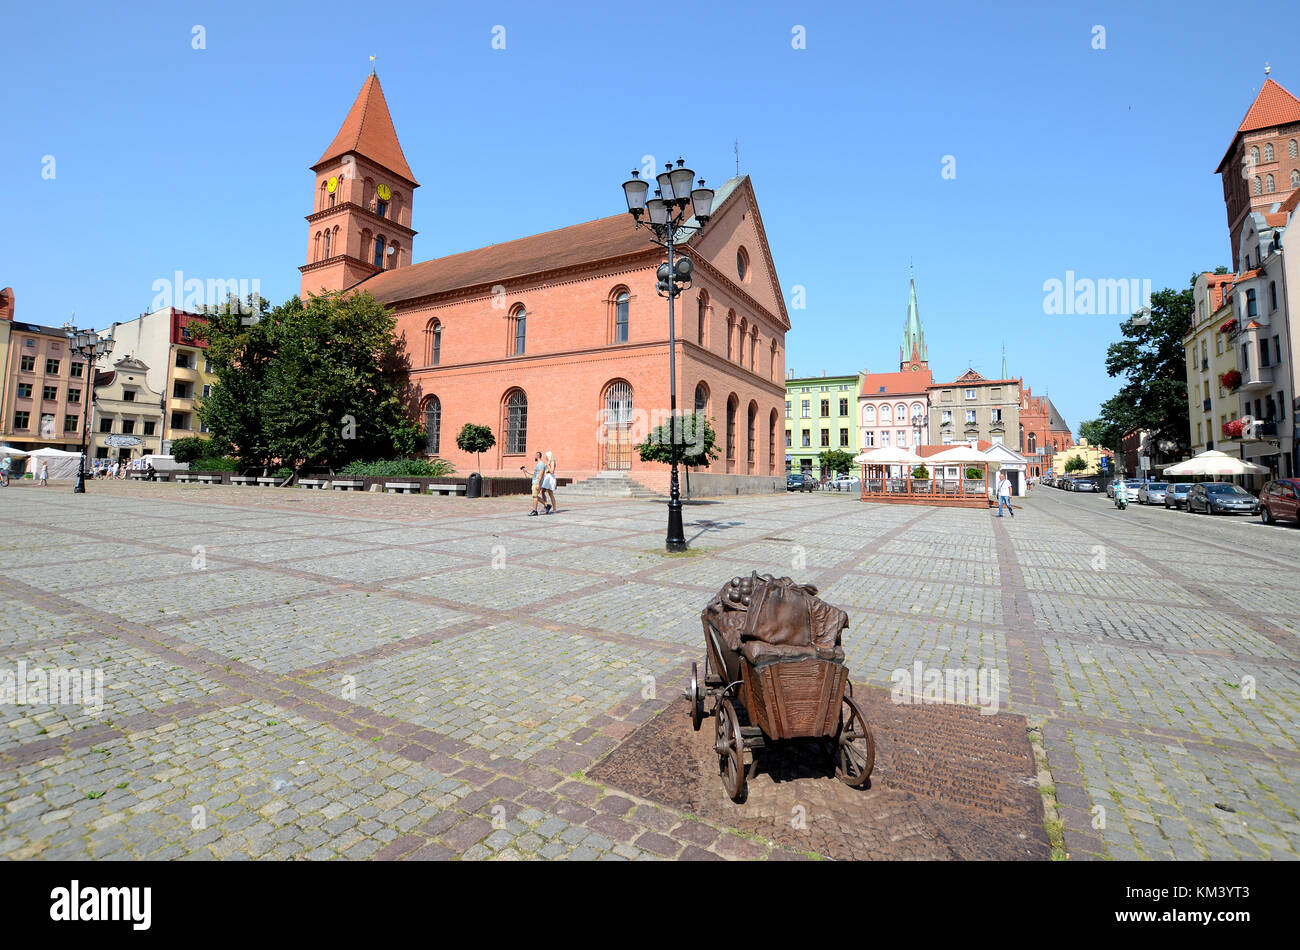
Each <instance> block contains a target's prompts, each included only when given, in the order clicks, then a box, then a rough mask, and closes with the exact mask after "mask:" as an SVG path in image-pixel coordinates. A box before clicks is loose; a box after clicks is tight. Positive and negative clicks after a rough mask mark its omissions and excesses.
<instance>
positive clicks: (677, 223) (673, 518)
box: [623, 158, 713, 551]
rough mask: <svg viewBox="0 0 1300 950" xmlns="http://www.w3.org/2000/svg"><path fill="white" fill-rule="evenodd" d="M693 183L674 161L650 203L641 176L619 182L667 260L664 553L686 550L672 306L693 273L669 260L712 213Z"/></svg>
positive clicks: (663, 273) (663, 282) (689, 265)
mask: <svg viewBox="0 0 1300 950" xmlns="http://www.w3.org/2000/svg"><path fill="white" fill-rule="evenodd" d="M694 179H695V172H694V171H692V170H691V169H689V168H687V167H686V161H685V159H681V158H679V159H677V165H676V167H674V166H673V164H672V162H669V163H668V164H667V165H666V166H665V170H664V171H662V172H660V173H659V175H658V176H657V179H656V181H657V183H658V185H659V187H658V188H657V189H656V190H655V196H654V197H653V198H650V199H649V200H646V195H647V194H648V193H649V191H650V182H648V181H643V180H642V178H641V173H640V172H638V171H633V172H632V177H631V178H630V179H629V180H628V181H625V182H623V194H624V197H626V198H627V211H628V214H630V215H632V218H633V220H634V221H636V226H637V227H638V228H640V227H641V226H642V225H645V226H646V227H648V228H650V229H651V231H653V232H654V238H653V239H652V241H651V243H653V244H658V245H659V246H660V247H662V248H665V249H666V250H667V251H668V260H667V262H666V263H663V264H660V265H659V270H658V272H657V274H656V276H657V277H658V279H659V283H658V287H657V289H658V292H659V296H661V297H667V298H668V399H669V407H668V415H669V428H668V432H669V436H668V437H669V449H668V451H669V457H670V458H671V460H672V481H671V490H670V494H669V499H668V537H667V540H666V542H665V547H667V549H668V550H669V551H685V550H686V535H685V532H684V531H683V529H682V496H681V491H680V488H679V486H678V481H677V460H678V456H679V455H680V446H681V436H682V434H683V428H682V425H681V420H680V419H678V418H677V331H676V319H675V314H674V311H673V301H674V300H676V298H677V295H678V294H680V293H681V292H682V291H683V290H684V289H685V288H686V287H687V286H689V285H690V282H691V274H692V272H693V271H694V270H695V264H694V263H693V262H692V261H691V259H690V258H689V257H685V256H683V257H682V258H680V259H677V258H676V257H674V247H675V244H676V237H677V232H678V230H686V229H689V230H698V229H699V228H701V227H703V226H704V224H705V223H706V222H707V221H708V220H709V217H710V215H711V214H712V211H713V189H712V188H706V187H704V179H703V178H701V179H700V180H699V183H698V184H697V185H696V186H695V187H692V186H691V182H692V181H694ZM687 208H690V209H691V211H692V212H693V213H694V216H695V219H696V220H697V221H698V222H699V223H698V224H695V225H688V224H686V221H687V213H686V209H687ZM643 218H644V219H645V220H643Z"/></svg>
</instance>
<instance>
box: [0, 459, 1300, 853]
mask: <svg viewBox="0 0 1300 950" xmlns="http://www.w3.org/2000/svg"><path fill="white" fill-rule="evenodd" d="M560 494H561V497H560V503H561V510H560V512H558V513H557V514H556V515H553V516H549V517H539V518H529V517H527V514H526V512H527V508H528V505H527V503H526V501H525V500H523V499H519V498H496V499H476V500H467V499H463V498H438V497H416V496H390V495H378V494H362V493H337V492H307V491H302V490H297V489H270V488H267V489H262V488H228V487H213V486H179V485H166V484H157V485H147V484H126V483H107V484H106V483H102V482H93V483H92V484H91V485H90V488H89V493H88V494H87V495H81V496H78V495H74V494H73V493H72V492H71V489H70V486H67V485H60V484H57V483H56V484H55V485H53V486H52V487H50V488H47V489H39V488H35V487H32V486H30V485H24V486H17V485H16V486H13V487H11V488H9V489H6V490H4V491H0V515H2V516H3V517H2V519H0V616H2V617H3V622H2V623H0V648H3V660H4V662H3V664H2V665H0V673H3V674H4V675H6V676H8V677H10V682H16V679H14V677H15V676H16V673H17V671H18V669H19V664H20V663H21V664H22V668H23V669H25V670H29V671H34V670H39V671H42V675H44V673H46V672H49V671H63V672H65V673H66V672H68V671H83V672H90V673H93V672H96V671H98V672H100V673H102V692H101V693H100V694H99V695H97V696H95V697H90V696H81V697H78V698H77V699H76V701H73V702H64V701H61V700H67V699H69V698H70V697H69V696H67V695H63V694H59V695H55V693H56V689H55V682H56V679H57V677H56V676H55V675H54V673H53V672H50V675H49V682H50V684H51V686H50V689H49V691H48V692H47V693H46V694H44V695H41V694H37V695H35V696H34V697H31V696H28V697H24V699H23V701H22V702H18V701H17V699H18V697H17V694H16V693H15V694H13V695H9V696H7V697H6V698H5V703H4V705H2V706H0V855H3V856H5V857H7V858H11V859H26V858H95V859H98V858H110V859H111V858H150V859H213V858H216V859H221V858H232V857H250V858H269V859H284V858H305V859H309V860H322V859H334V858H345V859H371V858H374V859H401V860H427V859H456V858H463V859H465V860H519V859H536V858H543V859H566V860H662V859H679V858H680V859H690V858H700V857H706V856H713V857H723V858H728V859H736V858H750V859H764V858H807V857H809V856H817V855H818V842H821V841H825V840H829V839H828V838H827V837H826V834H825V831H826V829H822V830H817V829H816V828H815V827H814V830H813V831H812V832H810V833H809V836H808V838H807V841H806V842H801V840H800V839H799V838H798V836H797V835H794V836H793V837H792V835H791V834H790V833H789V832H788V831H787V832H783V833H782V834H780V835H777V834H775V833H774V834H772V835H770V836H764V835H763V834H762V833H761V829H759V830H758V831H756V830H755V826H754V825H753V823H752V821H751V822H750V824H748V825H742V824H741V822H740V818H739V813H738V815H737V818H736V824H735V825H732V824H729V823H728V821H727V819H726V818H725V817H718V816H725V815H727V814H728V812H727V809H726V808H725V807H719V808H718V809H715V810H712V811H710V812H709V814H708V815H707V816H702V815H696V814H692V813H690V812H689V811H686V810H682V809H675V808H670V807H667V806H665V805H663V804H662V803H655V802H652V801H649V800H646V799H643V798H639V797H638V796H637V795H635V794H633V793H631V792H627V791H623V790H620V788H619V787H618V785H617V776H613V777H611V776H609V775H604V774H602V780H601V781H599V782H598V781H595V780H593V779H591V778H590V777H589V774H588V773H589V772H590V770H592V769H593V768H594V767H595V766H596V765H597V763H599V762H601V761H602V760H604V759H605V758H606V756H607V755H608V754H609V753H610V752H611V751H613V750H614V749H615V748H616V747H617V746H619V744H620V743H621V742H622V741H623V740H624V739H626V738H627V737H628V736H629V735H631V734H632V733H633V732H634V731H636V729H637V728H638V727H639V726H640V725H642V724H643V723H645V722H647V721H648V720H650V719H651V718H652V717H654V716H655V715H657V714H659V713H661V712H663V711H664V710H666V709H668V707H669V706H670V705H672V706H673V710H674V711H673V712H672V713H670V714H673V715H677V714H680V712H681V704H679V703H677V704H675V700H676V699H677V698H678V697H680V696H681V694H682V690H683V689H684V688H685V685H686V682H687V679H688V677H689V671H690V664H691V663H692V662H693V661H695V662H699V661H702V659H703V642H702V637H701V630H700V623H699V616H698V615H699V611H700V609H701V607H702V606H703V604H704V603H705V601H707V599H708V598H709V596H711V594H712V593H713V592H714V591H715V590H716V589H717V588H718V587H719V586H720V585H721V584H722V583H723V582H724V581H725V580H727V579H729V578H730V577H732V576H734V575H736V574H748V573H749V571H751V570H759V571H760V572H761V571H774V572H777V573H779V574H788V575H790V576H792V577H794V578H795V579H796V580H799V581H804V582H810V583H813V584H816V585H817V586H818V587H819V588H820V590H821V592H822V595H823V596H824V597H825V599H826V600H827V601H829V602H831V603H834V604H837V605H839V606H842V607H843V608H844V609H845V610H847V611H848V613H849V616H850V620H851V625H850V627H849V629H848V630H847V631H846V632H845V635H844V646H845V651H846V654H847V663H848V665H849V668H850V670H851V673H852V677H853V679H854V681H855V682H857V683H859V684H861V685H866V686H875V687H886V688H890V687H892V686H893V685H895V683H896V681H897V679H898V674H899V673H900V672H907V673H908V674H909V675H910V673H911V671H912V670H913V669H914V665H915V664H917V663H920V664H921V665H922V668H924V669H937V670H984V671H991V672H996V673H997V674H998V678H997V681H996V696H995V697H994V698H995V701H996V704H997V706H998V708H999V709H1000V710H1003V711H1006V712H1010V713H1014V714H1017V715H1020V716H1024V717H1025V721H1026V722H1028V724H1029V725H1028V729H1029V732H1030V738H1031V741H1034V742H1039V743H1040V748H1041V754H1042V755H1043V756H1045V759H1046V763H1045V769H1044V771H1043V773H1042V775H1040V782H1041V783H1042V788H1041V790H1040V793H1041V795H1042V797H1043V800H1044V804H1045V805H1046V806H1047V814H1048V815H1049V824H1051V821H1050V816H1051V815H1056V816H1057V818H1058V819H1059V826H1058V825H1053V827H1050V828H1048V832H1049V834H1051V835H1052V836H1053V845H1054V847H1055V848H1056V850H1057V856H1058V857H1064V856H1065V855H1066V854H1068V855H1069V858H1070V859H1071V860H1080V859H1108V858H1110V859H1123V858H1145V859H1164V860H1174V859H1177V860H1184V859H1186V860H1199V859H1212V858H1252V859H1266V860H1267V859H1296V858H1297V857H1300V817H1298V812H1300V745H1298V743H1297V738H1296V737H1297V736H1300V650H1298V649H1297V635H1298V633H1297V623H1296V619H1295V617H1296V613H1297V610H1300V599H1297V594H1296V591H1297V590H1298V589H1300V584H1298V583H1297V582H1298V581H1300V560H1298V559H1297V554H1300V531H1297V530H1296V529H1294V528H1285V527H1280V528H1279V527H1265V526H1262V525H1260V524H1259V523H1258V522H1257V521H1255V520H1246V519H1226V518H1215V519H1209V518H1205V519H1195V520H1192V519H1188V518H1187V517H1186V516H1185V515H1181V514H1177V513H1174V512H1166V511H1164V510H1163V509H1147V508H1140V507H1132V508H1130V509H1129V510H1128V511H1127V512H1123V513H1120V512H1117V511H1115V510H1114V509H1113V508H1112V507H1111V506H1110V505H1109V503H1108V502H1107V501H1106V499H1105V498H1104V497H1100V498H1098V497H1089V496H1083V495H1079V496H1075V495H1069V494H1065V493H1061V492H1053V491H1051V490H1037V491H1035V492H1034V493H1033V494H1032V495H1031V497H1029V498H1025V499H1017V511H1016V515H1017V517H1016V518H1015V519H1014V520H1012V519H1002V520H998V519H997V518H996V517H995V515H994V513H993V512H985V511H972V510H964V509H930V508H924V507H913V506H896V507H889V506H882V505H869V504H864V503H862V502H860V501H859V500H857V499H856V498H855V497H853V496H851V495H849V494H847V493H841V494H837V493H821V492H817V493H809V494H803V493H799V494H790V495H785V494H783V495H775V496H741V497H735V498H726V499H718V500H716V501H711V502H710V503H708V504H701V505H695V504H689V505H688V506H687V507H686V510H685V513H686V519H685V520H686V523H687V528H686V534H687V537H688V538H689V539H691V543H692V550H691V551H690V552H688V553H687V554H685V555H676V556H669V555H666V554H664V553H662V547H663V534H664V524H665V512H664V506H663V503H662V502H656V501H646V500H637V499H581V500H578V499H574V500H569V499H565V498H564V497H563V492H561V493H560ZM92 505H93V512H94V516H93V517H87V512H88V511H90V510H92V508H91V506H92ZM1245 576H1249V577H1250V581H1249V583H1245V582H1243V580H1242V578H1243V577H1245ZM85 682H86V683H88V684H89V683H91V682H92V680H85ZM3 685H4V681H0V687H3ZM92 698H93V699H95V700H96V701H97V703H98V705H96V707H95V708H94V709H92V708H91V707H92V705H95V704H94V703H92V702H91V701H90V700H91V699H92ZM705 728H707V729H711V728H712V726H711V725H706V727H705ZM1018 728H1019V729H1022V730H1023V728H1024V726H1020V727H1018ZM1040 736H1041V739H1039V738H1038V737H1040ZM765 781H770V779H767V778H765V777H764V776H763V775H762V774H760V775H759V776H758V777H757V778H755V779H753V780H752V784H754V785H755V786H756V787H760V788H761V783H763V782H765ZM862 794H864V795H871V794H872V792H871V790H866V791H864V792H862ZM756 800H757V801H761V800H763V799H762V795H761V794H760V795H759V798H758V799H756ZM818 814H819V815H820V813H818ZM776 817H780V816H776ZM818 820H825V821H832V820H836V818H835V816H825V815H822V816H821V817H820V818H819V817H817V816H814V818H813V823H814V826H815V823H816V821H818ZM844 830H845V829H840V831H844ZM914 830H915V831H916V833H917V834H922V835H923V834H924V828H922V827H918V828H917V829H914ZM836 835H839V831H837V832H836ZM832 837H835V836H832ZM840 837H842V836H839V837H836V840H840Z"/></svg>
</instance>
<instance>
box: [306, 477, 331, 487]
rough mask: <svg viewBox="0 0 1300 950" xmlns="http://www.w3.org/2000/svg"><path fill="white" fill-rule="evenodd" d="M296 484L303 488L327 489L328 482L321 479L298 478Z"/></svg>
mask: <svg viewBox="0 0 1300 950" xmlns="http://www.w3.org/2000/svg"><path fill="white" fill-rule="evenodd" d="M298 484H299V485H300V486H301V487H303V488H318V489H324V488H328V487H329V482H327V481H326V480H325V479H323V478H300V479H298Z"/></svg>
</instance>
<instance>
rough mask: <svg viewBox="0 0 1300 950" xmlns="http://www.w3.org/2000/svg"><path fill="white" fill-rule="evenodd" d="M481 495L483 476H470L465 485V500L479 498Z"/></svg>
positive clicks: (475, 474) (474, 474)
mask: <svg viewBox="0 0 1300 950" xmlns="http://www.w3.org/2000/svg"><path fill="white" fill-rule="evenodd" d="M482 495H483V476H482V475H480V474H479V473H478V472H474V473H473V474H472V475H470V477H469V480H468V483H467V484H466V485H465V497H466V498H480V497H482Z"/></svg>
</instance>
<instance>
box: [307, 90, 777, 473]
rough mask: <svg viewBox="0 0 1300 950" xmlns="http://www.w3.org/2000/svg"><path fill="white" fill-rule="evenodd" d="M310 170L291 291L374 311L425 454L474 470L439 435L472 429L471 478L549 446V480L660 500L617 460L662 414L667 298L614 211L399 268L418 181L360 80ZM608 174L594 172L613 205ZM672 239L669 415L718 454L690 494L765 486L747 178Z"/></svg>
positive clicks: (766, 302) (767, 345) (631, 461)
mask: <svg viewBox="0 0 1300 950" xmlns="http://www.w3.org/2000/svg"><path fill="white" fill-rule="evenodd" d="M312 171H313V172H315V173H316V181H315V185H314V188H313V195H314V202H313V208H312V213H311V214H310V215H308V216H307V225H308V227H307V263H306V264H304V265H303V266H302V267H301V268H300V270H301V272H302V295H303V296H304V297H305V296H306V295H307V294H309V293H315V294H319V293H321V292H323V291H334V290H351V289H356V290H366V291H369V292H370V293H371V294H372V295H373V296H374V297H375V298H377V299H378V300H381V301H383V302H385V303H387V304H388V305H389V306H390V307H391V308H392V310H393V312H394V315H395V316H396V318H397V327H398V329H397V332H398V334H399V335H400V337H401V338H402V339H403V340H404V341H405V344H406V352H407V355H408V357H409V359H410V363H411V378H412V383H413V385H414V388H415V390H416V391H417V392H418V393H419V406H418V409H419V412H420V414H421V418H422V420H423V422H424V424H425V426H426V427H427V429H428V432H429V442H428V452H429V454H431V455H438V456H439V457H441V458H445V459H447V460H449V461H451V462H452V463H453V464H455V466H456V470H457V472H458V473H462V474H467V473H469V472H471V471H475V470H476V463H475V458H474V456H472V455H467V454H465V453H462V452H461V451H460V450H458V449H457V448H456V442H455V437H456V433H457V432H459V431H460V429H461V427H462V426H463V425H464V424H465V423H467V422H473V423H477V424H481V425H488V426H490V427H491V428H492V431H493V433H494V434H495V435H496V437H497V446H496V448H495V449H494V450H493V452H492V453H490V454H486V455H484V456H483V459H482V468H481V469H480V470H481V471H482V472H483V474H484V475H485V476H492V475H517V474H519V467H520V466H521V465H523V466H525V467H527V468H529V469H531V467H532V457H533V453H534V452H537V451H547V450H550V451H553V452H554V453H555V455H556V459H557V463H558V464H557V467H558V468H559V471H560V475H561V476H567V477H572V478H575V479H582V478H585V477H589V476H592V475H596V474H597V473H600V472H611V471H612V472H625V473H626V474H627V475H628V476H630V477H632V478H634V479H635V480H636V481H638V482H640V483H641V484H643V485H646V486H648V487H652V488H658V489H663V490H666V487H667V484H668V468H667V466H665V465H662V464H657V463H643V462H641V461H640V459H639V458H638V457H637V455H636V453H635V451H633V450H632V446H633V445H634V444H635V443H636V442H638V441H640V440H641V439H642V438H644V436H645V434H646V432H647V431H648V430H649V429H650V428H652V427H653V426H655V425H657V424H658V423H659V422H661V421H662V420H663V419H665V418H666V417H667V411H668V406H669V393H668V389H669V382H668V381H669V374H668V302H667V300H665V299H663V298H661V297H660V296H658V294H657V293H656V291H655V284H656V276H655V270H656V268H657V267H658V266H659V264H660V263H662V262H663V261H664V260H665V259H666V256H665V253H664V251H663V250H662V249H661V248H659V247H657V246H656V245H654V244H651V243H650V234H649V232H648V231H647V230H645V229H642V230H639V231H638V230H636V229H635V228H634V222H633V220H632V218H631V217H630V216H629V215H628V214H626V213H619V214H615V215H613V216H611V217H608V218H601V219H599V220H596V221H588V222H585V223H582V224H574V225H572V226H570V227H566V228H561V229H559V230H557V231H550V232H547V233H544V234H536V235H532V236H530V237H524V238H520V239H518V240H513V241H507V242H505V243H502V244H493V245H490V246H488V247H483V248H479V249H477V250H472V251H465V252H462V253H459V254H453V255H451V256H448V257H442V258H438V259H436V260H431V261H423V262H421V263H415V257H414V254H413V250H414V240H415V235H416V233H417V232H416V231H415V230H414V229H413V228H412V224H413V220H414V219H413V208H414V194H415V190H416V189H417V188H418V187H419V182H417V181H416V180H415V175H414V173H413V172H412V171H411V167H410V165H408V164H407V161H406V156H405V155H404V154H403V152H402V147H401V145H400V143H399V142H398V139H397V131H396V129H395V128H394V125H393V120H392V117H391V116H390V114H389V111H388V105H387V103H386V102H385V100H384V93H383V90H382V89H381V88H380V85H379V78H378V77H377V76H375V75H371V76H370V77H369V78H367V79H366V81H365V84H364V85H363V86H362V87H361V92H360V94H359V95H358V96H357V99H356V101H355V102H354V103H353V104H352V108H351V110H350V111H349V112H348V115H347V118H346V119H345V120H344V122H343V126H342V128H340V129H339V132H338V134H337V135H336V136H335V137H334V140H333V142H331V143H330V145H329V147H328V148H326V149H325V151H324V153H323V154H322V155H321V157H320V159H319V160H318V161H317V162H316V163H315V164H314V165H313V166H312ZM620 182H621V177H620V176H619V175H618V174H617V173H615V174H612V175H611V178H610V195H611V204H614V202H615V201H618V202H619V203H620V206H621V202H622V196H621V195H620V194H619V190H618V186H619V184H620ZM691 223H696V222H694V221H692V222H691ZM688 234H689V235H690V236H689V238H686V239H685V240H688V244H687V246H686V247H685V248H679V251H680V250H684V251H685V252H686V253H688V254H689V255H690V256H691V258H692V259H693V260H694V262H695V276H694V283H693V284H692V286H691V287H690V289H688V290H686V291H685V292H683V293H682V295H681V296H680V297H678V298H677V304H676V308H677V334H676V335H677V389H678V392H677V404H678V409H679V411H682V412H690V411H692V410H693V409H702V410H704V411H705V412H706V413H707V414H708V415H709V417H710V418H711V419H712V420H713V427H714V429H715V430H716V432H717V435H718V442H719V449H720V450H721V452H722V457H721V458H719V459H717V460H716V461H715V462H714V463H713V465H712V466H711V467H710V468H709V469H708V470H707V473H706V472H704V471H703V470H701V471H699V472H692V473H691V476H690V479H691V483H692V489H693V491H694V493H696V494H701V493H717V492H731V491H742V492H743V491H770V490H780V488H781V487H783V486H782V483H781V476H782V475H783V473H784V467H785V465H784V454H783V453H784V448H783V447H782V446H783V442H782V441H780V440H781V438H782V433H783V432H784V424H783V422H782V419H783V416H782V414H781V410H782V408H783V407H784V404H785V384H784V379H785V334H786V331H788V330H789V329H790V320H789V316H788V314H787V312H786V308H785V303H784V301H783V299H782V294H781V289H780V284H779V283H778V281H777V276H776V268H775V266H774V264H773V261H772V255H771V251H770V249H769V247H768V243H767V237H766V235H765V233H764V231H763V221H762V217H761V216H760V214H759V211H758V204H757V201H756V200H755V197H754V191H753V187H752V185H751V183H750V180H749V178H748V176H743V177H738V178H733V179H731V180H729V181H727V182H726V183H725V184H723V185H721V186H720V187H718V188H717V195H716V198H715V200H714V208H713V214H712V217H710V218H709V220H708V222H707V224H705V226H704V227H703V229H702V230H699V231H691V232H688Z"/></svg>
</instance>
